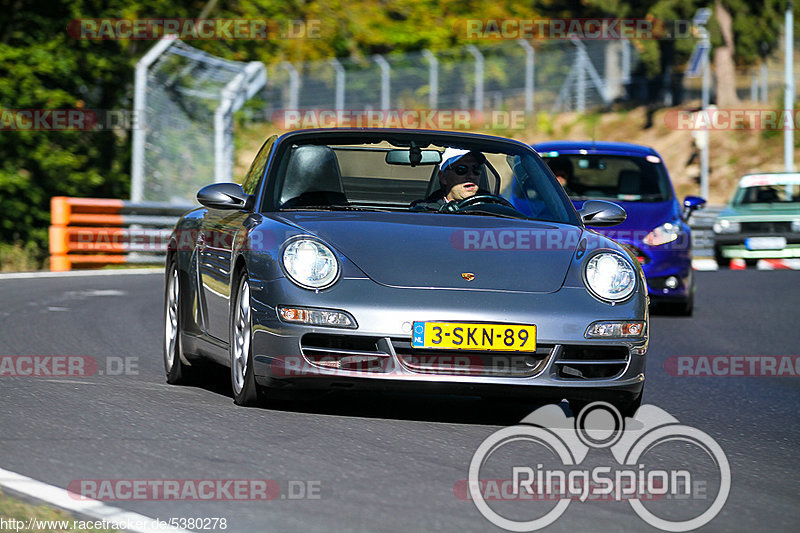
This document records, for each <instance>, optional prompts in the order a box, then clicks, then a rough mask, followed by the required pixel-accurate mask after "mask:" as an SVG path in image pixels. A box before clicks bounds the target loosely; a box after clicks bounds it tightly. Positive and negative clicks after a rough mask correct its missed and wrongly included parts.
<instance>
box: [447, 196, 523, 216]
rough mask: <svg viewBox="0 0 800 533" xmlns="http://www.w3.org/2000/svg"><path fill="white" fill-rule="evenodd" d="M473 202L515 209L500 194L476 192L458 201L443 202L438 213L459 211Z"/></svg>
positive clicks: (473, 203)
mask: <svg viewBox="0 0 800 533" xmlns="http://www.w3.org/2000/svg"><path fill="white" fill-rule="evenodd" d="M475 204H500V205H504V206H506V207H510V208H511V209H516V208H515V207H514V204H512V203H511V202H509V201H508V200H506V199H505V198H503V197H502V196H497V195H495V194H476V195H475V196H470V197H469V198H464V199H463V200H460V201H458V202H449V203H447V204H444V205H443V206H442V207H440V208H439V212H440V213H454V212H456V211H460V210H461V209H464V208H465V207H469V206H471V205H475Z"/></svg>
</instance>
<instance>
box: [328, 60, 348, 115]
mask: <svg viewBox="0 0 800 533" xmlns="http://www.w3.org/2000/svg"><path fill="white" fill-rule="evenodd" d="M329 63H330V64H331V66H332V67H333V70H334V71H335V72H336V97H335V100H336V103H335V104H334V106H335V107H336V110H337V111H341V110H343V109H344V87H345V71H344V67H343V66H342V64H341V63H340V62H339V60H338V59H336V58H333V59H331V60H330V61H329Z"/></svg>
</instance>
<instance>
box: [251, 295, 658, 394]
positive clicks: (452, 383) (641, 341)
mask: <svg viewBox="0 0 800 533" xmlns="http://www.w3.org/2000/svg"><path fill="white" fill-rule="evenodd" d="M252 286H253V287H254V288H255V287H257V289H255V290H253V292H252V299H253V302H252V303H253V305H252V311H253V355H254V370H255V376H256V380H257V381H258V382H259V384H261V385H269V386H271V387H276V388H279V387H284V388H295V389H329V388H355V389H373V390H412V391H417V392H423V391H431V392H434V391H435V392H452V393H462V394H463V393H466V394H492V395H506V396H514V397H517V396H526V397H532V398H541V399H551V398H555V399H560V398H573V399H579V400H593V399H604V400H608V401H615V400H625V399H630V398H631V397H635V396H636V395H638V394H639V393H640V392H641V390H642V387H643V385H644V372H645V359H646V356H645V353H646V350H647V338H648V337H647V334H645V336H643V337H639V338H632V339H625V340H620V339H613V340H608V339H586V338H584V333H585V331H586V328H587V327H588V326H589V325H590V324H591V323H593V322H595V321H598V320H645V321H646V320H647V318H648V315H647V299H646V297H645V296H644V295H643V294H640V293H637V294H635V295H634V296H633V297H632V298H631V299H629V300H628V301H627V302H624V303H621V304H617V305H614V306H611V305H609V304H607V303H603V302H600V301H598V300H596V299H594V298H593V297H592V296H591V295H589V294H588V292H587V291H586V290H585V289H583V288H562V289H561V290H559V291H557V292H555V293H550V294H524V293H506V292H487V291H464V290H432V289H400V288H392V287H386V286H382V285H379V284H377V283H374V282H372V281H371V280H368V279H348V280H343V281H342V282H340V283H339V284H337V285H336V286H334V288H332V289H330V290H328V291H321V292H319V293H315V292H313V291H306V290H303V289H300V288H298V287H296V286H294V285H293V284H291V283H289V282H287V281H286V280H274V281H271V282H259V283H253V284H252ZM275 305H292V306H308V307H316V308H326V309H339V310H345V311H347V312H348V313H350V314H351V315H352V316H353V317H355V319H356V321H357V323H358V326H359V327H358V328H357V329H341V328H329V327H317V326H306V325H297V324H289V323H285V322H283V321H281V320H279V319H278V317H277V313H276V311H275ZM432 320H435V321H453V322H456V321H457V322H494V323H509V324H535V325H536V326H537V351H536V353H535V354H517V353H512V354H508V353H499V352H467V351H449V350H437V351H431V350H417V349H413V348H411V346H410V340H411V323H412V322H413V321H432Z"/></svg>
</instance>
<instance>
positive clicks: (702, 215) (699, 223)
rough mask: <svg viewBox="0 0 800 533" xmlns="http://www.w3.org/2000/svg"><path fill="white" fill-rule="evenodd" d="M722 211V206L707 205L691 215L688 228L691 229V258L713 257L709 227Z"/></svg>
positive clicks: (711, 233) (723, 207)
mask: <svg viewBox="0 0 800 533" xmlns="http://www.w3.org/2000/svg"><path fill="white" fill-rule="evenodd" d="M723 209H725V206H724V205H707V206H705V207H704V208H703V209H698V210H697V211H695V212H694V213H692V216H691V218H689V226H690V227H691V228H692V256H693V257H714V232H713V231H712V230H711V227H712V226H713V225H714V220H715V219H716V218H717V215H719V214H720V212H721V211H722V210H723Z"/></svg>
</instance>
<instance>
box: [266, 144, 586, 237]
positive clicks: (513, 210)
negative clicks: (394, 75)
mask: <svg viewBox="0 0 800 533" xmlns="http://www.w3.org/2000/svg"><path fill="white" fill-rule="evenodd" d="M398 144H402V143H398ZM409 144H410V143H409ZM412 161H414V164H412V163H411V162H412ZM275 199H276V206H277V208H278V209H280V210H331V211H335V210H343V211H344V210H347V211H357V210H373V211H374V210H377V211H408V212H413V213H420V214H430V213H443V214H450V215H477V216H495V217H506V218H519V219H535V220H543V221H551V222H561V223H567V224H580V222H579V219H578V218H577V216H576V214H575V211H574V209H573V207H572V205H571V203H570V202H569V201H568V199H567V198H566V196H565V195H564V194H563V191H561V190H560V187H559V186H558V183H557V182H556V181H555V180H553V178H552V176H551V175H550V174H549V173H548V171H547V168H546V167H545V165H544V164H543V163H542V161H541V159H539V158H538V157H537V156H536V155H535V154H533V153H531V152H530V151H528V150H526V149H523V148H518V149H515V150H508V149H506V150H505V151H498V148H497V146H495V145H492V144H491V143H487V144H486V145H483V146H475V143H474V142H473V143H472V144H470V145H469V146H468V147H467V148H464V146H460V147H459V146H448V145H443V144H424V145H423V143H420V144H418V142H415V143H414V145H413V147H409V145H408V144H407V145H394V144H391V143H389V142H387V141H382V142H377V143H376V144H363V140H362V141H361V143H360V144H343V143H341V142H337V143H332V144H305V143H304V144H295V145H292V146H291V148H289V149H287V150H286V151H284V152H283V155H282V156H281V161H280V163H279V167H278V173H277V177H276V191H275Z"/></svg>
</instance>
